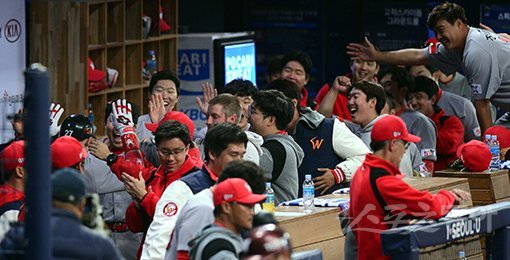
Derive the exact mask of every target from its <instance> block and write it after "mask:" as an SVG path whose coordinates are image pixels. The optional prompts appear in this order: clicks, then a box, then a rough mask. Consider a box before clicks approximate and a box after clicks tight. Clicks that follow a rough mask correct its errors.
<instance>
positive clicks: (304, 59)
mask: <svg viewBox="0 0 510 260" xmlns="http://www.w3.org/2000/svg"><path fill="white" fill-rule="evenodd" d="M289 61H296V62H298V63H299V64H301V66H303V69H304V70H305V74H306V78H307V79H308V78H310V74H311V73H312V67H313V64H312V58H310V55H308V54H307V53H305V52H302V51H292V52H289V53H287V54H285V56H283V58H282V69H283V68H284V67H285V65H287V63H289Z"/></svg>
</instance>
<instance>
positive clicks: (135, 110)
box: [104, 101, 140, 125]
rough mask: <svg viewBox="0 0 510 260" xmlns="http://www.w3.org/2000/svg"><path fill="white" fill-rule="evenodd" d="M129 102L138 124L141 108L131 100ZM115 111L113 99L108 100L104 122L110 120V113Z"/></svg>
mask: <svg viewBox="0 0 510 260" xmlns="http://www.w3.org/2000/svg"><path fill="white" fill-rule="evenodd" d="M127 104H131V114H132V116H133V123H134V124H135V125H136V124H138V117H140V110H139V109H138V106H137V105H136V104H133V103H131V102H129V101H128V102H127ZM112 112H113V101H108V103H107V104H106V107H105V109H104V122H105V124H106V122H107V121H108V117H110V114H111V113H112Z"/></svg>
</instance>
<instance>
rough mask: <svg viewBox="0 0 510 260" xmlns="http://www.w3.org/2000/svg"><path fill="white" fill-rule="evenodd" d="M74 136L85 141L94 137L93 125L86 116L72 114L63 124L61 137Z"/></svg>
mask: <svg viewBox="0 0 510 260" xmlns="http://www.w3.org/2000/svg"><path fill="white" fill-rule="evenodd" d="M65 135H67V136H72V137H74V138H76V139H77V140H78V141H83V140H85V139H87V138H89V137H91V136H92V124H91V123H90V121H89V119H88V118H87V117H85V116H84V115H77V114H72V115H70V116H68V117H66V119H64V122H62V126H61V127H60V136H65Z"/></svg>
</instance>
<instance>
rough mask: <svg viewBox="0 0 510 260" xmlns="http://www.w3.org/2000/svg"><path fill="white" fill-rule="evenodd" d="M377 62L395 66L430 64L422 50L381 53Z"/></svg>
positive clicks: (377, 56)
mask: <svg viewBox="0 0 510 260" xmlns="http://www.w3.org/2000/svg"><path fill="white" fill-rule="evenodd" d="M376 61H378V62H380V63H386V64H393V65H407V66H410V65H425V64H427V63H428V61H427V58H426V57H425V53H424V51H423V50H422V49H401V50H396V51H380V52H377V54H376Z"/></svg>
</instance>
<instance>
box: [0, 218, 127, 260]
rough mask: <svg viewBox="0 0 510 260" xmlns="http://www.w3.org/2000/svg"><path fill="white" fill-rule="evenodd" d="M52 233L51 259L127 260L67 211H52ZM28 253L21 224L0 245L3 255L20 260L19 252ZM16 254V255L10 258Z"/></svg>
mask: <svg viewBox="0 0 510 260" xmlns="http://www.w3.org/2000/svg"><path fill="white" fill-rule="evenodd" d="M50 232H51V233H50V234H48V235H50V236H51V239H52V243H51V244H52V247H53V248H52V259H112V260H115V259H124V258H122V256H121V255H120V253H119V251H118V249H117V248H116V247H115V246H114V244H113V242H112V241H111V240H110V239H108V238H106V237H103V236H101V235H99V234H97V233H96V232H94V231H92V230H91V229H89V228H88V227H86V226H84V225H83V224H82V223H81V221H80V219H79V218H78V217H77V216H76V215H75V214H74V213H71V212H69V211H67V210H65V209H60V208H53V209H52V213H51V227H50ZM26 250H27V241H26V239H25V226H24V225H21V224H18V225H17V226H15V227H13V228H12V229H11V230H10V231H9V232H8V233H7V234H6V236H5V239H4V240H3V241H2V243H0V256H4V257H7V258H6V259H11V258H10V257H13V258H12V259H21V255H19V252H20V251H21V252H22V254H23V253H24V252H26ZM13 253H14V254H17V255H10V254H13ZM2 259H3V258H2Z"/></svg>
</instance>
